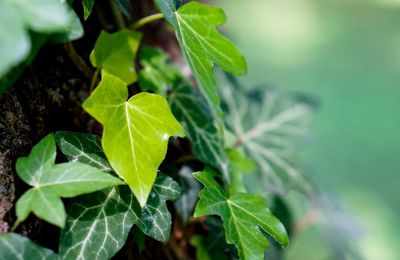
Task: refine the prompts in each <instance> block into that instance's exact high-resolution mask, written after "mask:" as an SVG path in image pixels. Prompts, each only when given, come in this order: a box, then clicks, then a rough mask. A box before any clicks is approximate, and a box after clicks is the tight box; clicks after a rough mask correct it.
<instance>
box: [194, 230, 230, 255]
mask: <svg viewBox="0 0 400 260" xmlns="http://www.w3.org/2000/svg"><path fill="white" fill-rule="evenodd" d="M222 238H223V236H222ZM219 239H221V237H219ZM217 240H218V238H215V237H212V236H210V235H208V236H200V235H196V236H194V237H192V239H191V240H190V244H191V245H192V246H194V247H195V248H196V259H198V260H213V259H218V260H225V259H228V257H227V256H226V254H225V252H224V251H223V250H221V249H223V247H222V248H221V247H218V248H217V247H216V245H217V246H220V243H217V242H218V241H217Z"/></svg>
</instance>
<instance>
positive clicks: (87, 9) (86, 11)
mask: <svg viewBox="0 0 400 260" xmlns="http://www.w3.org/2000/svg"><path fill="white" fill-rule="evenodd" d="M82 4H83V18H84V19H85V20H87V19H88V18H89V16H90V14H91V13H92V9H93V4H94V0H83V2H82Z"/></svg>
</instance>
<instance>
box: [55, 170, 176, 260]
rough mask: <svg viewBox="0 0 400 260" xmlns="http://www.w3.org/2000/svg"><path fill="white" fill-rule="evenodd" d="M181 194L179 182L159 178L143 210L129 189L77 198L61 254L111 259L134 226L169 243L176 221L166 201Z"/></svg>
mask: <svg viewBox="0 0 400 260" xmlns="http://www.w3.org/2000/svg"><path fill="white" fill-rule="evenodd" d="M179 192H180V188H179V186H178V184H177V183H176V182H175V181H173V180H172V179H171V178H170V177H167V176H165V175H159V176H157V180H156V183H155V184H154V188H153V191H152V193H151V194H150V198H149V201H148V203H147V204H146V206H145V207H144V208H143V209H142V208H141V207H140V205H139V203H138V202H137V200H136V199H135V197H134V196H133V194H132V193H131V191H130V189H129V188H128V187H127V186H119V187H115V188H111V189H106V190H103V191H99V192H96V193H92V194H88V195H85V196H81V197H78V198H76V199H74V200H73V201H72V202H71V204H70V207H69V208H68V218H67V225H66V227H65V229H63V230H62V232H61V238H60V254H61V255H62V256H63V258H66V259H77V258H78V256H81V257H83V258H84V259H109V258H111V257H112V256H113V255H114V254H115V253H116V252H118V251H119V249H121V247H122V246H123V245H124V244H125V240H126V238H127V236H128V234H129V231H130V230H131V228H132V226H133V225H134V224H136V225H137V226H138V227H139V228H140V230H141V231H142V232H143V233H145V234H146V235H148V236H151V237H153V238H154V239H156V240H159V241H161V242H167V241H168V239H169V235H170V232H171V224H172V222H171V215H170V213H169V211H168V208H167V205H166V202H165V201H166V200H172V199H175V198H176V197H177V196H178V195H179Z"/></svg>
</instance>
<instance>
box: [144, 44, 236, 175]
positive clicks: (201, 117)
mask: <svg viewBox="0 0 400 260" xmlns="http://www.w3.org/2000/svg"><path fill="white" fill-rule="evenodd" d="M140 58H141V63H142V65H143V69H142V70H141V71H140V76H139V84H140V85H141V87H142V89H143V90H153V91H157V92H159V93H160V92H161V93H165V92H167V90H168V88H169V92H170V93H171V94H170V95H169V97H168V100H169V105H170V107H171V110H172V113H173V114H174V115H175V116H176V118H177V119H178V120H179V122H181V124H182V126H183V128H184V129H185V133H186V135H187V136H188V137H189V139H190V140H191V141H192V145H193V152H194V154H195V155H196V156H197V157H198V158H199V159H200V160H201V161H203V162H205V163H207V164H209V165H211V166H213V167H215V168H217V169H219V170H220V171H221V172H223V173H224V174H227V173H226V172H227V170H228V162H227V157H226V154H225V151H224V142H223V136H222V133H221V131H220V130H219V129H218V127H217V123H216V120H214V116H213V113H212V111H211V109H210V105H209V104H208V103H207V100H206V99H205V98H204V97H203V96H202V94H201V93H200V92H199V91H197V90H196V89H195V87H194V86H193V85H191V84H190V83H188V82H187V81H186V80H185V79H184V76H183V75H182V73H181V72H180V71H178V70H177V69H176V68H175V67H174V66H172V65H170V64H168V56H167V55H166V54H165V53H164V52H162V51H161V50H159V49H154V48H150V47H144V48H142V50H141V55H140ZM171 88H172V89H171ZM171 90H172V91H171Z"/></svg>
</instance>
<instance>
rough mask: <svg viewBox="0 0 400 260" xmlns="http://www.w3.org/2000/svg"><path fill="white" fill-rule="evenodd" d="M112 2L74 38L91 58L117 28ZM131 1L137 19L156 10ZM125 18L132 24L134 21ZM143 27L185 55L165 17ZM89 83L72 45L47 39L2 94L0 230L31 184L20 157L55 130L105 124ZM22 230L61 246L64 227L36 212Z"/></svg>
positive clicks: (148, 36) (156, 41)
mask: <svg viewBox="0 0 400 260" xmlns="http://www.w3.org/2000/svg"><path fill="white" fill-rule="evenodd" d="M75 2H77V3H76V4H77V6H75V10H77V13H78V14H79V15H80V16H81V17H82V14H81V13H82V12H81V9H82V6H81V5H80V1H75ZM107 5H108V3H107V1H97V2H95V6H94V10H93V13H92V16H91V17H90V18H89V20H88V21H86V22H83V24H84V26H85V36H84V37H83V38H82V39H80V40H78V41H75V42H73V43H72V44H73V46H74V49H75V50H76V52H77V53H78V54H79V55H80V56H81V57H82V58H83V60H84V61H85V62H86V63H87V64H90V63H89V61H88V56H89V53H90V51H91V49H92V48H93V46H94V43H95V40H96V38H97V35H98V34H99V32H100V30H101V29H105V30H107V31H110V32H112V31H114V30H115V29H116V28H115V26H114V19H113V17H112V15H111V14H110V13H109V10H110V8H109V7H108V6H107ZM131 5H132V14H133V15H132V18H131V20H133V21H134V20H138V19H139V18H141V17H143V16H145V15H148V14H152V13H155V12H156V10H155V8H154V6H153V3H152V1H140V0H135V1H131ZM125 19H126V22H127V24H129V23H130V22H132V21H129V20H130V19H129V18H127V17H125ZM141 30H142V31H143V33H144V39H143V43H144V44H150V45H156V46H160V47H162V48H163V49H165V50H166V51H168V52H169V53H170V54H171V56H172V57H173V58H177V57H179V54H178V53H179V52H178V51H177V47H176V42H175V39H174V37H173V34H172V32H171V31H170V30H169V29H167V27H166V26H165V24H164V23H162V22H155V23H152V24H150V25H147V26H145V27H144V28H142V29H141ZM92 70H93V71H94V69H92V68H91V69H90V71H92ZM89 85H90V79H88V78H87V77H85V76H84V73H82V71H80V70H79V69H78V68H77V67H76V66H75V64H74V62H73V59H71V49H69V51H68V48H66V46H65V45H64V46H63V45H46V46H45V47H43V48H42V49H41V51H40V52H39V54H38V56H37V57H36V59H35V61H34V62H33V64H32V65H31V66H30V67H28V68H26V69H25V71H24V73H23V75H22V76H21V77H20V78H19V79H18V81H17V82H16V83H15V84H14V86H12V87H11V88H10V89H9V90H8V91H7V92H6V93H5V94H4V95H3V96H2V97H0V110H1V113H0V232H7V231H9V229H10V226H12V224H13V222H14V221H15V213H14V211H15V209H14V203H15V202H16V200H17V199H18V198H19V197H20V196H21V195H22V193H23V192H25V190H26V189H27V188H28V187H27V186H26V185H25V184H24V183H23V182H22V181H21V180H20V179H19V177H18V176H17V175H16V173H15V168H14V165H15V161H16V159H17V158H18V157H21V156H26V155H27V154H28V153H29V151H30V149H31V148H32V146H33V145H34V144H36V143H37V142H38V141H39V140H40V139H41V138H43V137H44V136H45V135H47V134H48V133H50V132H54V131H60V130H71V131H80V132H95V133H100V132H101V128H100V126H99V125H98V124H97V123H96V122H95V121H94V120H93V119H91V118H90V117H89V116H88V115H87V114H86V113H85V112H84V111H83V110H82V108H81V104H82V103H83V101H84V100H85V99H86V98H87V96H88V95H89V93H88V92H89V91H88V90H89ZM16 231H17V232H20V233H23V234H25V235H27V236H29V237H30V238H31V239H32V240H33V241H35V242H38V243H40V244H42V245H44V246H47V247H50V248H53V249H56V246H57V239H55V238H56V237H58V232H59V230H58V229H57V228H54V227H53V226H51V225H49V224H47V223H44V222H42V221H40V220H38V219H37V218H35V217H34V216H31V217H30V218H29V219H28V220H27V221H25V222H23V223H22V224H21V225H20V226H19V227H18V229H17V230H16ZM158 246H159V245H158Z"/></svg>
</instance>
